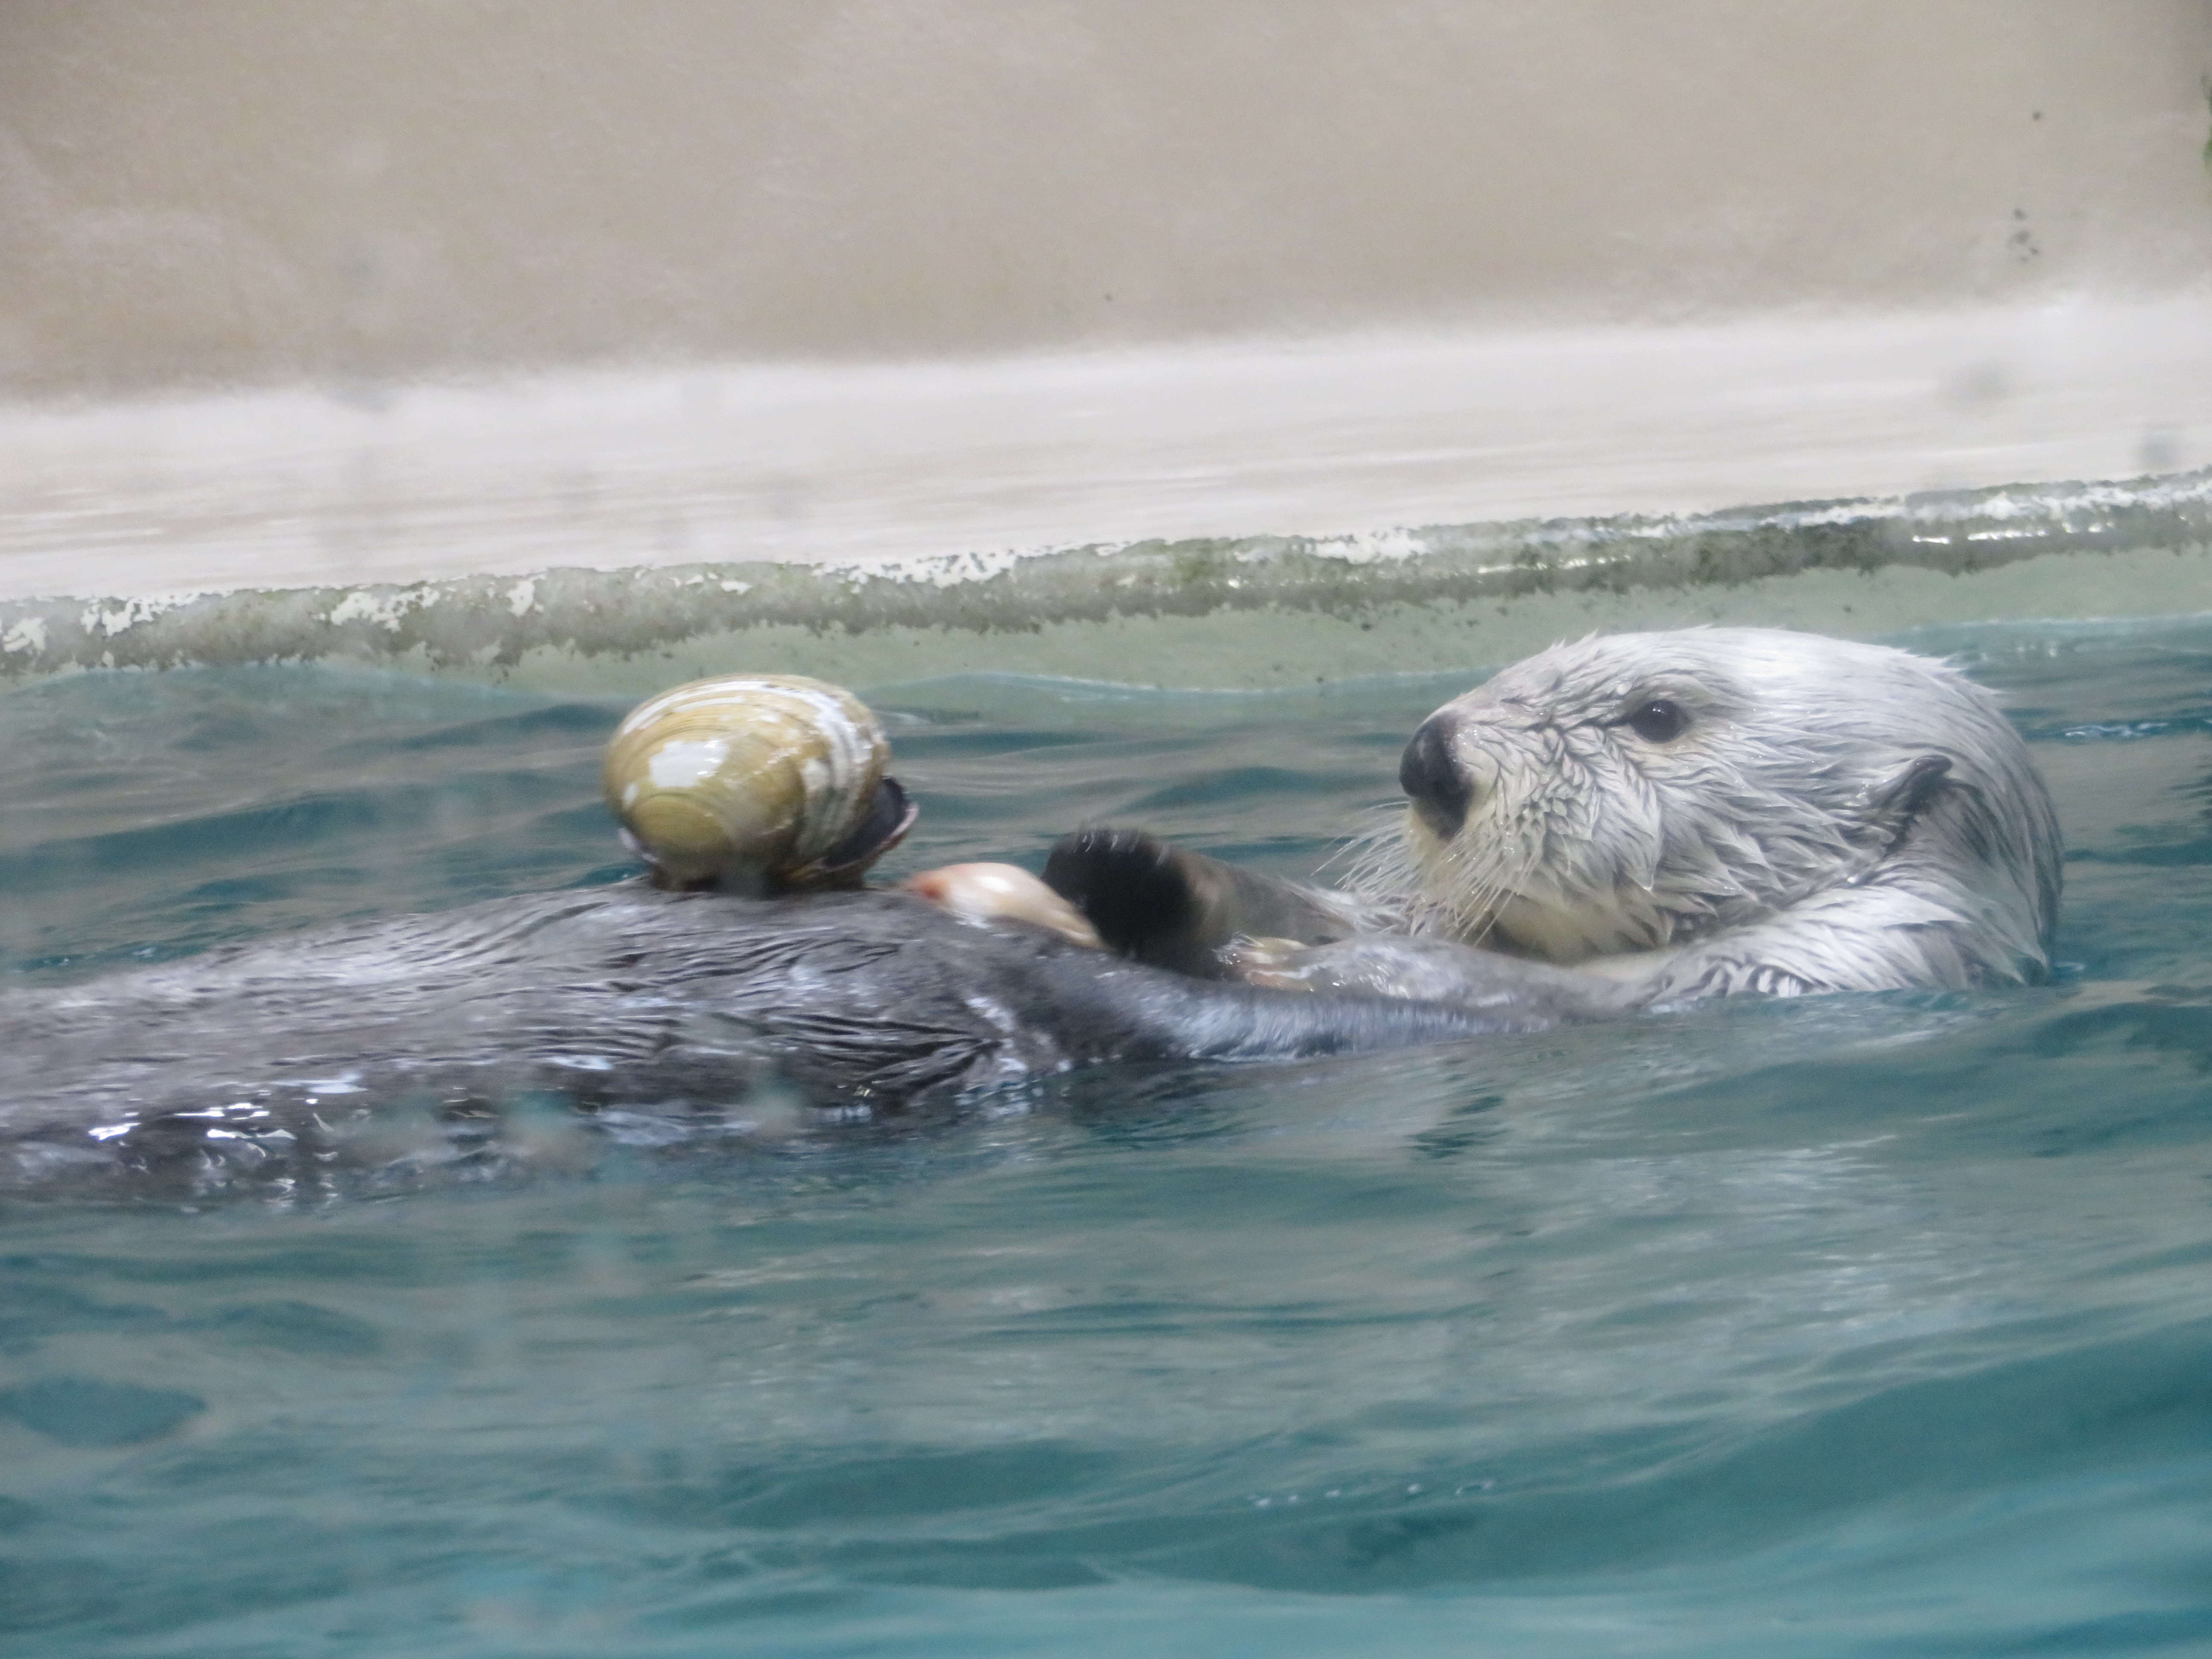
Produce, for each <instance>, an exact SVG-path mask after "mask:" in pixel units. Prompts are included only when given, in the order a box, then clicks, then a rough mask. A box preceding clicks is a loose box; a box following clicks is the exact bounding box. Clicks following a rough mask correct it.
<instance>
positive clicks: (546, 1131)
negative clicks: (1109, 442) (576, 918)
mask: <svg viewBox="0 0 2212 1659" xmlns="http://www.w3.org/2000/svg"><path fill="white" fill-rule="evenodd" d="M1922 643H1923V644H1926V645H1929V647H1932V648H1941V649H1957V650H1960V651H1962V652H1963V653H1966V656H1967V658H1968V659H1969V660H1970V661H1971V662H1972V664H1973V665H1974V666H1975V669H1976V671H1977V672H1978V673H1979V674H1980V675H1982V676H1983V677H1984V678H1987V679H1988V680H1990V681H1991V682H1992V683H1994V684H1998V685H2000V686H2001V687H2002V688H2004V689H2005V690H2007V691H2008V694H2009V696H2010V700H2011V705H2010V706H2011V707H2012V708H2013V711H2014V713H2015V716H2016V718H2018V719H2019V720H2021V724H2022V725H2023V726H2024V727H2025V728H2026V729H2027V731H2028V732H2029V734H2030V736H2031V738H2032V740H2033V743H2034V745H2035V748H2036V752H2037V754H2038V757H2039V760H2040V761H2041V763H2043V765H2044V766H2045V769H2046V770H2047V772H2048V774H2049V775H2050V777H2051V782H2052V786H2053V788H2054V791H2055V793H2057V797H2058V800H2059V804H2060V808H2061V811H2062V814H2063V817H2064V819H2065V822H2066V825H2067V829H2068V833H2069V842H2070V845H2071V847H2072V848H2073V854H2072V859H2071V861H2070V863H2069V882H2070V890H2069V908H2068V915H2067V921H2066V926H2065V928H2064V933H2063V938H2062V941H2061V945H2060V954H2061V956H2062V957H2063V959H2064V960H2065V962H2066V963H2067V964H2068V966H2067V968H2066V969H2065V970H2064V972H2063V975H2062V978H2061V982H2060V983H2059V984H2058V985H2057V986H2056V987H2051V988H2048V989H2043V990H2034V991H2020V992H2011V993H2006V994H1997V995H1990V996H1963V995H1952V994H1916V995H1900V996H1889V997H1878V998H1831V999H1824V1000H1814V1001H1808V1002H1805V1003H1802V1004H1797V1005H1786V1004H1785V1005H1760V1004H1755V1003H1749V1002H1746V1003H1741V1004H1737V1005H1735V1006H1726V1007H1722V1008H1717V1009H1712V1010H1708V1011H1705V1012H1701V1013H1699V1014H1696V1015H1693V1016H1690V1017H1686V1018H1677V1019H1673V1020H1667V1021H1653V1022H1648V1023H1643V1024H1635V1025H1632V1026H1626V1027H1622V1028H1619V1029H1615V1030H1582V1031H1572V1032H1566V1033H1560V1034H1553V1035H1548V1036H1535V1037H1522V1038H1512V1039H1505V1040H1500V1041H1496V1042H1486V1043H1483V1044H1480V1045H1475V1046H1472V1047H1469V1048H1448V1049H1439V1050H1433V1051H1427V1052H1422V1053H1417V1054H1401V1055H1396V1056H1383V1057H1375V1058H1367V1059H1360V1060H1335V1061H1329V1062H1326V1063H1321V1064H1316V1065H1310V1066H1255V1067H1250V1068H1243V1069H1237V1070H1233V1071H1231V1070H1218V1069H1217V1070H1203V1069H1191V1068H1163V1069H1159V1070H1151V1071H1143V1072H1135V1073H1097V1074H1090V1075H1085V1076H1080V1077H1077V1078H1074V1079H1065V1080H1061V1081H1060V1082H1058V1083H1056V1084H1054V1085H1049V1086H1045V1087H1041V1088H1040V1089H1038V1090H1037V1091H1036V1092H1035V1093H1033V1094H1032V1095H1030V1096H1027V1097H1024V1098H1022V1099H1020V1100H1018V1101H1011V1102H1000V1103H995V1104H993V1105H990V1106H988V1107H983V1106H978V1107H976V1108H975V1109H967V1110H962V1111H951V1112H945V1113H941V1114H938V1115H934V1116H932V1117H929V1118H927V1119H922V1120H904V1121H902V1120H891V1121H884V1122H880V1123H875V1124H861V1125H848V1126H844V1127H819V1126H817V1127H811V1128H806V1129H805V1130H803V1131H801V1132H799V1133H790V1134H785V1135H780V1136H775V1137H764V1138H762V1139H757V1140H753V1141H739V1142H736V1143H732V1142H730V1141H728V1140H724V1141H723V1142H721V1143H720V1144H718V1145H717V1146H714V1147H712V1148H708V1147H700V1146H673V1147H671V1146H665V1145H655V1144H649V1141H650V1138H649V1137H646V1138H638V1137H629V1138H627V1140H626V1138H624V1137H622V1136H617V1135H609V1134H605V1133H598V1132H595V1131H592V1130H590V1129H587V1128H579V1127H575V1126H574V1125H571V1124H569V1123H568V1122H567V1121H565V1120H562V1119H560V1118H559V1117H558V1115H556V1114H551V1113H550V1112H549V1113H548V1114H546V1115H545V1116H544V1118H543V1119H542V1120H540V1121H534V1122H524V1123H518V1124H516V1125H513V1126H512V1132H513V1133H514V1134H516V1135H517V1136H518V1137H521V1138H524V1139H529V1138H532V1137H536V1138H537V1139H536V1142H535V1144H538V1145H544V1146H551V1145H554V1144H556V1142H557V1143H558V1145H559V1146H560V1147H561V1149H562V1151H561V1155H560V1156H559V1157H549V1158H544V1159H541V1160H538V1161H537V1162H536V1163H535V1164H532V1163H531V1162H529V1161H527V1160H526V1161H524V1162H523V1163H522V1164H518V1165H513V1166H510V1167H509V1169H508V1170H507V1173H506V1174H505V1175H504V1176H501V1178H500V1179H498V1180H495V1181H490V1182H485V1181H454V1180H447V1179H431V1178H427V1177H426V1178H424V1179H423V1180H422V1181H420V1182H415V1183H413V1184H411V1185H410V1184H407V1183H400V1184H398V1186H396V1187H392V1188H386V1189H385V1190H386V1196H383V1197H381V1198H373V1197H371V1196H368V1195H367V1194H357V1195H354V1196H348V1197H341V1198H340V1199H339V1200H337V1201H335V1202H332V1203H330V1204H328V1205H325V1206H321V1207H319V1208H302V1207H299V1206H291V1207H277V1206H270V1205H269V1204H266V1203H265V1202H264V1195H263V1194H257V1193H255V1192H253V1191H252V1190H251V1189H250V1188H249V1189H241V1190H234V1191H230V1192H225V1191H222V1190H213V1191H210V1192H207V1193H204V1194H202V1195H201V1196H200V1197H199V1198H198V1199H197V1200H196V1201H195V1202H193V1203H191V1204H190V1205H185V1204H179V1203H178V1202H176V1201H175V1200H174V1199H173V1198H171V1199H168V1200H163V1201H153V1200H147V1201H142V1202H137V1203H129V1202H126V1203H122V1204H115V1203H106V1204H101V1205H99V1206H88V1205H84V1204H68V1203H61V1202H36V1203H20V1202H19V1203H17V1204H15V1206H13V1207H12V1209H11V1210H10V1211H9V1213H8V1214H7V1215H6V1217H5V1218H4V1220H0V1228H4V1232H0V1450H4V1453H5V1459H6V1462H5V1467H6V1468H7V1474H6V1475H5V1477H4V1478H0V1525H4V1526H5V1527H6V1528H7V1529H8V1533H9V1544H10V1549H9V1564H8V1565H7V1566H6V1567H5V1568H4V1569H0V1571H4V1573H5V1578H4V1581H0V1583H4V1590H0V1626H5V1627H6V1628H7V1629H9V1632H10V1633H11V1634H12V1635H14V1636H15V1638H16V1639H17V1640H18V1642H19V1643H21V1644H23V1645H25V1647H26V1650H33V1649H35V1650H37V1651H39V1652H40V1653H41V1654H55V1655H72V1654H80V1653H81V1654H87V1655H89V1654H94V1653H97V1654H101V1655H110V1654H138V1653H143V1654H149V1655H150V1654H155V1653H161V1654H179V1653H191V1654H209V1655H213V1654H218V1653H221V1654H236V1653H258V1652H268V1653H272V1654H274V1653H286V1654H289V1653H298V1652H327V1653H332V1654H339V1653H362V1654H368V1653H384V1652H391V1651H394V1650H398V1649H403V1648H404V1650H406V1651H408V1652H410V1653H420V1654H428V1655H455V1656H459V1655H468V1656H479V1655H495V1654H497V1655H505V1654H510V1653H524V1652H549V1653H578V1654H582V1653H604V1652H611V1651H618V1652H622V1653H624V1654H632V1653H635V1654H668V1655H679V1654H681V1655H690V1654H698V1653H705V1652H726V1651H731V1650H744V1651H746V1652H761V1653H792V1654H799V1653H817V1654H827V1653H858V1652H872V1651H883V1652H898V1653H944V1654H946V1655H956V1654H957V1655H970V1654H975V1653H990V1652H1006V1653H1015V1652H1023V1653H1028V1652H1045V1651H1048V1652H1054V1653H1089V1652H1097V1653H1102V1654H1103V1653H1112V1654H1121V1653H1127V1652H1132V1651H1136V1652H1152V1651H1158V1652H1176V1651H1192V1652H1206V1653H1209V1654H1211V1653H1225V1654H1237V1653H1245V1652H1249V1653H1255V1654H1261V1653H1264V1654H1268V1655H1279V1654H1286V1653H1287V1654H1313V1655H1321V1654H1339V1653H1345V1654H1350V1653H1358V1654H1368V1653H1377V1652H1385V1653H1388V1652H1414V1651H1419V1652H1427V1651H1441V1652H1458V1651H1481V1652H1485V1653H1490V1652H1497V1653H1505V1654H1518V1653H1528V1654H1532V1655H1534V1654H1543V1655H1559V1654H1573V1655H1580V1654H1589V1655H1615V1654H1619V1655H1629V1654H1636V1655H1644V1654H1653V1653H1661V1654H1681V1655H1686V1656H1687V1655H1698V1656H1705V1655H1711V1654H1738V1653H1740V1654H1744V1655H1760V1656H1765V1655H1798V1654H1803V1655H1815V1654H1818V1655H1831V1654H1832V1655H1842V1654H1857V1653H1863V1652H1866V1651H1869V1650H1881V1651H1895V1652H1900V1653H1915V1654H1920V1653H1925V1654H1936V1653H1943V1654H1957V1653H1982V1652H1988V1653H1992V1654H1994V1653H2002V1652H2015V1651H2020V1650H2025V1649H2037V1650H2054V1651H2066V1652H2075V1651H2081V1652H2128V1653H2142V1652H2161V1651H2172V1652H2183V1651H2191V1650H2196V1649H2197V1648H2200V1647H2202V1646H2203V1644H2205V1643H2206V1641H2207V1640H2208V1639H2212V1602H2208V1601H2207V1600H2206V1597H2205V1595H2204V1590H2203V1585H2204V1583H2205V1565H2206V1562H2207V1560H2208V1559H2212V1528H2209V1527H2208V1522H2212V1510H2208V1501H2207V1499H2208V1492H2212V1486H2208V1482H2212V1382H2208V1379H2212V1293H2208V1291H2207V1290H2206V1285H2207V1283H2208V1279H2207V1271H2206V1270H2207V1267H2208V1266H2212V1207H2208V1204H2207V1194H2208V1191H2209V1190H2212V1189H2209V1188H2208V1187H2207V1182H2208V1180H2209V1179H2212V1125H2208V1121H2207V1118H2206V1115H2205V1111H2204V1103H2205V1079H2206V1075H2207V1071H2208V1066H2212V975H2208V974H2207V973H2206V971H2205V969H2204V966H2203V954H2202V944H2201V941H2202V939H2203V932H2204V927H2203V923H2204V918H2205V917H2206V915H2208V914H2212V884H2208V882H2209V881H2212V878H2208V877H2207V876H2206V874H2205V872H2206V871H2207V870H2208V868H2212V866H2208V862H2207V856H2206V854H2205V850H2204V848H2205V832H2204V821H2203V793H2202V784H2203V779H2204V778H2205V777H2206V775H2207V774H2208V772H2212V748H2208V747H2207V745H2208V744H2212V726H2208V724H2207V719H2208V713H2207V710H2206V709H2205V707H2204V693H2203V688H2204V686H2205V684H2207V681H2208V672H2212V632H2208V631H2207V630H2206V629H2203V627H2202V626H2174V627H2168V628H2164V629H2148V630H2129V629H2119V628H2105V629H2097V628H2080V629H2039V628H2031V627H2016V628H1996V629H1978V630H1968V631H1965V632H1961V633H1957V634H1953V635H1945V636H1943V637H1942V638H1934V637H1930V638H1929V639H1927V640H1924V641H1922ZM1465 678H1466V677H1457V678H1434V679H1430V678H1419V679H1414V678H1407V679H1402V680H1390V681H1371V682H1365V683H1359V684H1347V685H1340V686H1334V687H1330V688H1326V689H1317V690H1308V691H1302V692H1280V693H1269V694H1264V695H1245V696H1163V695H1159V694H1151V693H1133V692H1126V691H1121V690H1114V689H1112V688H1097V687H1085V686H1079V685H1074V684H1066V683H1053V682H1040V681H1021V680H1012V679H994V678H971V679H966V680H959V681H933V682H927V683H922V684H911V685H906V686H900V687H892V688H888V689H885V690H880V691H879V692H878V694H877V696H876V701H877V702H878V704H879V705H880V706H882V707H883V708H884V710H885V711H886V713H887V714H888V716H889V718H890V721H891V724H892V730H893V735H894V741H895V743H896V745H897V748H898V751H899V756H900V760H899V769H900V773H901V775H902V777H903V778H904V779H905V780H906V781H908V783H909V784H910V785H911V786H912V787H914V789H915V793H917V795H918V796H919V797H920V798H921V800H922V801H923V803H924V805H925V816H924V817H923V820H922V824H921V829H920V831H918V833H917V837H916V841H915V843H914V844H913V845H911V846H910V847H909V848H905V849H902V852H901V854H900V855H899V856H900V858H901V860H902V867H912V866H916V865H919V864H921V863H925V862H930V861H935V860H941V859H944V858H945V857H948V856H951V855H953V854H959V855H962V856H981V857H1010V858H1012V859H1014V860H1017V861H1022V862H1027V863H1029V864H1030V865H1031V866H1035V865H1036V863H1037V862H1038V861H1039V860H1040V858H1041V855H1042V849H1043V848H1044V847H1045V846H1046V845H1047V844H1048V842H1049V840H1050V839H1051V838H1052V836H1054V835H1055V834H1056V833H1058V831H1059V830H1060V829H1063V828H1065V827H1066V825H1067V824H1068V823H1071V822H1073V821H1076V820H1079V819H1082V818H1088V817H1115V818H1130V817H1135V818H1139V819H1141V820H1144V821H1147V822H1150V823H1152V824H1153V825H1154V826H1155V827H1157V828H1159V829H1164V830H1166V831H1168V832H1170V833H1174V834H1177V835H1181V836H1187V837H1188V838H1190V839H1192V840H1194V841H1195V842H1200V844H1203V845H1205V846H1207V847H1209V848H1212V849H1214V850H1216V851H1220V852H1225V853H1226V854H1230V855H1231V856H1234V857H1237V858H1240V859H1247V860H1251V861H1254V862H1255V863H1259V864H1261V865H1264V866H1267V867H1271V868H1274V869H1278V870H1281V871H1284V872H1303V871H1304V870H1307V869H1310V867H1311V866H1312V865H1313V864H1314V863H1315V862H1316V861H1317V860H1318V859H1319V858H1320V857H1321V856H1322V855H1323V854H1325V852H1326V850H1327V848H1328V846H1329V844H1330V842H1332V840H1333V838H1334V836H1337V835H1339V834H1340V833H1342V832H1343V831H1345V830H1346V829H1350V828H1352V827H1356V826H1357V824H1358V823H1359V822H1361V820H1362V817H1363V814H1364V813H1365V812H1366V811H1369V810H1370V807H1371V805H1373V803H1374V802H1376V800H1377V799H1381V798H1383V797H1384V796H1385V795H1387V793H1388V781H1389V777H1390V775H1391V768H1392V765H1393V763H1394V760H1395V750H1396V748H1397V746H1398V744H1400V742H1401V740H1402V736H1403V733H1404V732H1406V731H1407V730H1408V729H1409V728H1410V726H1412V724H1413V722H1414V721H1415V720H1418V718H1419V716H1420V715H1421V714H1424V713H1425V712H1426V711H1427V710H1428V709H1429V708H1431V707H1433V706H1434V705H1435V704H1436V703H1437V702H1440V701H1441V700H1442V699H1443V697H1445V696H1448V695H1449V694H1450V693H1451V692H1453V691H1455V690H1458V689H1460V688H1461V686H1462V684H1463V683H1464V679H1465ZM617 712H618V708H617V705H615V704H612V703H598V702H556V701H553V700H550V699H545V698H539V697H533V696H523V695H520V694H516V693H512V692H501V691H495V690H480V689H470V688H455V687H452V686H434V685H428V684H423V683H421V682H416V681H410V680H407V679H404V678H396V677H394V678H384V677H371V676H361V675H352V676H349V675H339V674H333V673H328V672H324V671H305V670H264V671H220V672H195V673H189V674H182V675H177V676H173V677H168V678H162V679H160V680H152V679H146V678H131V677H96V676H95V677H86V678H77V679H74V680H69V681H57V682H49V683H46V684H41V685H38V686H35V687H31V688H27V689H24V690H16V691H14V692H11V693H9V694H8V695H7V696H5V697H4V698H0V738H4V741H0V769H4V772H0V802H4V803H5V806H4V808H0V811H4V817H0V884H4V886H0V891H4V893H5V896H6V903H5V907H4V908H0V917H4V918H5V925H6V927H7V929H8V932H7V934H6V936H5V939H4V942H0V943H4V950H5V956H6V959H7V962H8V963H9V965H10V966H11V968H12V969H14V970H15V972H17V973H19V974H24V975H30V976H31V977H33V978H35V979H39V980H46V981H51V980H54V979H58V978H61V979H65V978H69V977H72V976H76V975H82V974H84V973H88V972H93V971H98V970H100V969H106V968H108V967H112V966H113V965H116V964H118V963H123V962H126V961H128V960H130V959H131V958H132V957H133V956H134V955H136V954H139V953H143V952H152V953H155V954H175V953H179V952H185V951H193V950H197V949H200V948H203V947H204V946H205V945H209V944H210V943H212V942H214V941H216V940H217V939H227V938H236V937H250V936H255V935H258V934H262V933H267V932H270V931H273V930H276V929H281V928H286V927H295V926H298V925H301V924H303V923H306V922H307V921H313V920H316V919H319V918H325V917H333V916H337V915H351V914H359V913H362V912H367V911H376V910H389V909H397V908H407V907H415V906H444V905H449V904H453V903H457V902H462V901H464V900H465V899H468V898H472V897H475V896H481V895H483V894H487V893H492V892H498V891H506V890H514V889H516V888H520V887H526V886H532V885H539V884H557V883H568V882H580V881H592V880H599V879H604V878H608V877H610V876H611V875H613V874H615V873H617V872H618V871H619V870H620V869H621V868H622V867H623V866H622V864H621V861H620V860H619V858H618V857H617V852H616V849H615V848H614V847H613V843H612V842H611V838H610V836H609V835H608V832H607V829H606V826H605V818H604V815H603V813H602V812H601V811H600V810H599V807H598V805H597V804H596V801H595V799H594V795H595V790H596V787H597V786H596V779H595V775H594V768H595V764H596V759H595V754H594V750H595V745H596V744H597V743H598V741H599V738H601V736H602V735H603V734H604V732H605V731H606V730H607V729H608V728H609V727H610V726H611V724H612V721H613V720H614V718H615V716H616V714H617Z"/></svg>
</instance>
